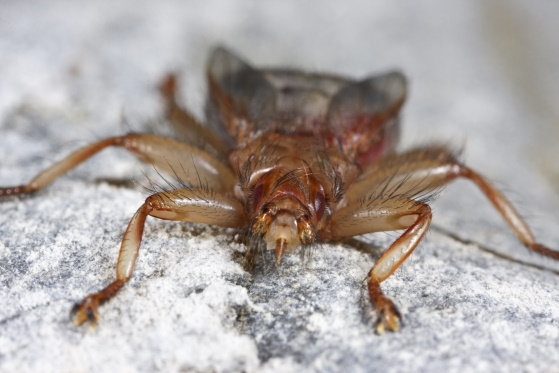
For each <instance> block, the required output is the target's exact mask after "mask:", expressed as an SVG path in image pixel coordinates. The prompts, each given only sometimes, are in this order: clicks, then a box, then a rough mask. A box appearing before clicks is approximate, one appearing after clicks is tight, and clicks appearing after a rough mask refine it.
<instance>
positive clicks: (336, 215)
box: [0, 48, 559, 333]
mask: <svg viewBox="0 0 559 373" xmlns="http://www.w3.org/2000/svg"><path fill="white" fill-rule="evenodd" d="M208 79H209V86H210V97H209V100H208V110H207V112H208V123H207V125H203V124H200V123H198V122H197V121H196V119H194V117H193V116H192V115H191V114H190V113H189V112H188V111H186V110H184V109H182V108H180V107H179V106H178V105H177V103H176V101H175V96H174V93H175V80H174V77H173V76H170V77H168V78H167V79H166V80H165V81H164V82H163V84H162V85H161V91H162V93H163V95H164V97H165V98H166V102H167V116H168V118H169V121H170V122H171V123H172V124H173V126H174V127H175V129H176V130H177V134H178V135H179V136H180V137H181V138H182V139H181V141H177V140H173V139H169V138H164V137H160V136H155V135H149V134H128V135H125V136H118V137H113V138H109V139H105V140H102V141H99V142H97V143H94V144H92V145H89V146H87V147H85V148H82V149H79V150H77V151H76V152H74V153H73V154H71V155H70V156H68V157H67V158H66V159H64V160H62V161H60V162H58V163H57V164H55V165H53V166H52V167H50V168H48V169H47V170H45V171H43V172H42V173H41V174H39V175H38V176H37V177H35V178H34V179H33V180H32V181H31V182H29V183H28V184H27V185H22V186H17V187H8V188H0V196H1V195H13V194H22V193H31V192H33V191H35V190H38V189H40V188H43V187H44V186H46V185H47V184H49V183H50V182H52V181H53V180H54V179H56V178H57V177H58V176H60V175H62V174H63V173H65V172H66V171H68V170H69V169H71V168H73V167H75V166H76V165H78V164H80V163H81V162H83V161H84V160H86V159H87V158H89V157H91V156H92V155H94V154H96V153H97V152H99V151H100V150H102V149H104V148H106V147H108V146H119V147H123V148H125V149H127V150H129V151H130V152H132V153H134V154H135V155H137V156H138V157H139V158H140V159H141V160H143V161H145V162H147V163H150V164H152V165H154V166H155V167H156V168H157V169H158V170H161V171H163V172H166V173H168V174H169V175H171V176H172V177H174V178H175V179H176V183H177V187H172V188H169V189H164V188H160V187H157V186H156V189H157V190H155V191H154V194H153V195H151V196H150V197H148V198H147V199H146V201H145V203H144V204H142V205H141V206H140V208H139V209H138V211H137V212H136V214H135V215H134V216H133V218H132V220H131V221H130V223H129V225H128V228H127V229H126V232H125V235H124V239H123V241H122V245H121V249H120V255H119V259H118V263H117V271H116V272H117V273H116V280H115V281H113V282H112V283H111V284H110V285H109V286H107V287H106V288H104V289H102V290H101V291H99V292H97V293H94V294H91V295H89V296H87V297H86V298H85V299H84V300H83V301H82V302H81V303H80V304H79V305H77V307H76V315H75V322H76V323H78V324H81V323H83V322H84V321H87V320H89V321H96V320H97V319H98V314H97V308H98V305H99V304H101V303H103V302H105V301H107V300H108V299H110V298H111V297H112V296H114V294H115V293H116V292H117V291H118V290H119V289H120V288H121V287H122V286H123V285H124V284H125V283H126V281H128V280H129V279H130V277H131V275H132V272H133V269H134V265H135V262H136V258H137V255H138V251H139V247H140V243H141V238H142V233H143V228H144V223H145V220H146V218H147V217H148V216H152V217H156V218H160V219H166V220H177V221H190V222H198V223H205V224H212V225H218V226H223V227H231V228H237V229H240V230H242V231H243V232H244V233H245V235H244V237H245V239H246V244H247V247H248V250H247V262H248V263H249V264H250V263H253V262H254V259H255V258H256V255H257V254H258V253H259V252H260V251H262V250H263V249H264V248H268V249H273V250H275V255H276V265H280V262H281V259H282V257H283V255H284V254H285V253H286V252H293V251H294V250H296V249H297V248H298V247H301V250H305V249H306V248H307V247H308V246H311V245H315V244H317V243H319V242H324V241H329V240H334V239H339V238H343V237H350V236H354V235H360V234H365V233H371V232H378V231H391V230H404V232H403V233H402V234H401V236H400V237H399V238H398V239H396V241H395V242H394V243H393V244H392V245H391V246H390V247H389V248H388V249H387V250H386V252H385V253H384V254H383V255H382V256H381V257H380V258H379V259H378V261H377V262H376V264H375V265H374V267H373V268H372V269H371V271H370V273H369V277H368V286H369V296H370V298H371V302H372V304H373V306H374V308H375V309H376V311H377V313H378V318H377V324H376V325H377V329H376V330H377V332H379V333H381V332H383V331H384V330H385V329H386V328H387V329H389V330H397V329H398V328H399V318H400V315H399V313H398V311H397V309H396V307H395V306H394V305H393V303H392V301H391V300H390V299H389V298H387V297H386V296H385V295H384V294H383V293H382V291H381V289H380V283H381V282H382V281H384V280H385V279H387V278H388V277H389V276H390V275H391V274H392V273H393V272H394V271H395V270H396V269H397V268H398V267H399V266H400V265H401V264H402V263H403V262H404V260H405V259H406V258H407V257H408V256H409V255H410V254H411V253H412V252H413V250H414V249H415V248H416V247H417V245H418V244H419V242H420V241H421V239H422V238H423V237H424V235H425V233H426V232H427V229H428V227H429V223H430V221H431V209H430V207H429V205H428V201H429V199H430V197H432V196H433V195H434V194H436V192H437V191H438V190H439V189H440V188H441V187H442V186H444V185H445V184H447V183H448V182H450V181H452V180H454V179H456V178H458V177H463V178H467V179H469V180H471V181H473V182H474V183H475V184H476V185H478V186H479V187H480V189H481V191H482V192H483V193H484V194H485V195H486V196H487V198H488V199H489V201H490V202H491V203H492V204H493V205H494V206H495V208H496V209H497V210H498V211H499V212H500V213H501V215H502V216H503V218H504V219H505V221H506V222H507V223H508V224H509V225H510V226H511V228H512V229H513V230H514V232H515V233H516V235H517V236H518V238H519V239H520V240H521V241H522V242H523V243H524V244H525V245H526V246H527V247H528V248H529V249H531V250H534V251H536V252H539V253H541V254H544V255H547V256H549V257H552V258H554V259H559V253H558V252H557V251H553V250H551V249H549V248H547V247H545V246H543V245H541V244H539V243H537V241H536V240H535V238H534V236H533V234H532V232H531V230H530V229H529V227H528V226H527V225H526V223H525V222H524V221H523V219H522V218H521V217H520V215H519V214H518V213H517V212H516V210H515V209H514V207H513V206H512V205H511V204H510V202H509V201H508V200H507V199H506V198H505V197H504V196H503V195H502V194H501V193H500V192H499V191H498V190H497V189H495V188H494V187H493V186H492V185H491V184H490V183H488V182H487V181H486V180H485V179H484V178H483V177H481V176H480V175H479V174H477V173H476V172H474V171H473V170H471V169H469V168H468V167H466V166H464V165H463V164H461V163H460V162H459V161H458V160H457V159H456V157H455V155H454V154H453V153H452V151H450V150H449V149H448V148H446V147H444V146H440V145H433V146H427V147H422V148H417V149H413V150H410V151H407V152H404V153H396V151H395V150H396V149H395V146H396V143H397V139H398V132H399V129H398V114H399V111H400V109H401V107H402V104H403V103H404V100H405V96H406V80H405V78H404V76H403V75H402V74H400V73H397V72H391V73H387V74H383V75H379V76H374V77H370V78H366V79H364V80H360V81H354V80H350V79H345V78H342V77H338V76H332V75H319V74H308V73H301V72H296V71H291V70H256V69H254V68H252V67H251V66H249V65H248V64H247V63H245V62H244V61H242V60H241V59H239V58H238V57H236V56H235V55H233V54H232V53H230V52H228V51H227V50H225V49H222V48H218V49H216V50H215V51H214V52H213V54H212V56H211V58H210V62H209V66H208Z"/></svg>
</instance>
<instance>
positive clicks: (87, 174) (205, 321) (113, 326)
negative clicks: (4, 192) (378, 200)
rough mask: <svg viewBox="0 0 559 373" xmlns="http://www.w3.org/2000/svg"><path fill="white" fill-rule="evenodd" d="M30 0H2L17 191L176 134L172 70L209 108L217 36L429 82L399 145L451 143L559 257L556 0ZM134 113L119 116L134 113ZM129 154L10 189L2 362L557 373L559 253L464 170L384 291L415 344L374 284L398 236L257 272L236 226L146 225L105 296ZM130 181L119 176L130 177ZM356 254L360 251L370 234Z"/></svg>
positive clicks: (1, 267)
mask: <svg viewBox="0 0 559 373" xmlns="http://www.w3.org/2000/svg"><path fill="white" fill-rule="evenodd" d="M338 3H339V2H337V1H321V2H312V3H309V2H298V1H282V2H274V3H272V2H252V1H230V0H223V1H204V2H202V1H195V2H182V1H167V2H148V1H120V2H111V1H96V2H87V3H80V4H78V2H75V1H70V0H67V1H61V0H59V1H49V2H48V4H47V2H39V1H35V2H33V1H28V2H14V1H13V2H7V1H4V2H2V3H0V82H2V83H1V84H0V134H1V136H0V185H2V186H7V185H14V184H21V183H24V182H26V181H28V180H29V179H30V178H31V177H32V176H34V175H35V174H36V173H37V172H39V171H40V170H42V169H44V168H45V167H46V166H48V165H50V164H51V163H52V162H53V161H54V160H58V159H61V158H62V157H64V156H65V155H67V154H68V153H69V152H71V151H72V150H73V149H76V148H77V147H79V146H80V145H83V144H86V143H89V142H91V141H94V140H95V139H99V138H103V137H106V136H111V135H116V134H122V133H124V132H126V131H128V130H129V129H130V128H132V129H135V130H141V129H143V128H146V127H150V126H151V127H153V126H158V125H159V123H160V120H159V118H160V117H161V109H162V107H161V100H160V98H159V97H158V94H157V91H156V89H155V87H156V85H157V83H158V81H159V80H160V79H161V77H162V76H163V75H164V74H165V73H167V72H169V71H176V72H177V73H178V74H179V75H180V78H181V80H180V84H181V92H182V94H181V101H182V102H183V103H184V105H186V106H188V107H189V108H190V109H192V110H193V111H194V113H196V115H197V116H199V117H202V112H203V110H202V109H203V101H204V95H205V91H206V89H205V81H204V65H205V61H206V58H207V56H208V54H209V51H210V50H211V48H212V47H213V46H215V45H216V44H223V45H227V46H229V47H230V48H232V49H233V50H236V51H237V52H238V53H240V54H241V55H243V56H245V57H246V58H247V59H248V60H250V61H252V62H253V63H254V64H255V65H256V66H262V65H264V66H278V65H279V66H290V67H297V68H301V69H307V70H312V71H326V72H337V73H341V74H346V75H349V76H354V77H363V76H365V75H366V74H370V73H373V72H378V71H383V70H388V69H391V68H395V67H397V68H400V69H401V70H403V71H404V72H405V73H406V74H407V75H408V77H409V78H410V81H411V86H410V96H409V100H408V103H407V106H406V108H405V110H404V115H403V133H402V147H403V148H405V147H409V146H411V145H413V144H421V143H426V142H429V141H436V140H438V141H445V142H450V143H452V144H454V145H455V146H456V147H457V148H460V147H464V149H465V150H464V153H463V159H464V160H465V161H466V162H467V163H468V164H469V165H471V167H472V168H474V169H476V170H479V171H480V172H481V173H482V174H484V175H486V176H488V177H489V178H490V179H491V180H495V181H496V183H497V185H499V186H500V187H502V188H503V189H504V191H505V193H506V194H507V196H509V197H510V198H511V200H512V201H514V202H515V204H517V206H518V207H519V209H520V211H522V213H523V214H524V215H525V216H526V217H527V219H528V221H529V223H530V225H531V226H532V227H533V228H534V231H535V232H536V234H537V235H538V237H539V238H540V240H541V241H542V242H544V243H546V244H548V245H549V246H551V247H554V248H559V219H558V213H557V211H559V197H558V194H559V162H557V160H558V159H559V151H558V147H557V144H558V141H559V127H558V126H557V120H558V118H559V111H558V110H559V109H558V108H557V105H556V103H557V102H558V101H559V88H558V87H559V86H558V85H557V84H556V83H557V81H558V78H559V34H558V33H557V32H556V27H557V26H556V15H557V14H559V5H558V4H557V3H554V2H548V3H545V4H544V2H528V1H520V0H513V1H510V0H509V1H504V0H502V1H492V2H486V1H483V0H477V1H471V2H461V3H456V2H453V3H450V2H443V1H434V0H433V1H406V2H393V1H381V2H367V3H365V2H357V1H346V2H344V5H343V6H341V5H338ZM123 117H125V118H126V124H122V123H123V121H122V118H123ZM141 170H144V171H145V172H148V173H149V172H150V170H149V167H148V168H147V170H146V169H145V168H144V169H142V168H141V166H140V165H139V164H138V162H137V161H136V159H135V158H133V157H132V156H130V155H128V154H126V153H125V152H124V151H122V150H118V149H110V150H107V151H105V152H103V153H102V154H100V155H98V156H97V157H95V158H94V159H91V160H90V161H88V162H87V163H86V164H84V165H83V166H81V167H79V168H78V169H76V170H74V171H72V172H71V173H69V174H68V175H66V176H65V177H63V178H60V179H59V180H58V181H56V182H55V183H54V184H53V185H52V186H50V187H48V188H47V189H45V190H44V191H41V192H39V193H36V194H35V195H33V196H31V197H25V198H21V199H16V198H8V199H4V200H2V201H0V299H1V300H2V301H1V306H0V371H2V372H39V371H40V372H153V371H162V372H243V371H244V372H342V371H343V372H494V371H501V372H507V371H508V372H552V371H557V369H558V367H559V353H557V351H559V265H558V263H554V262H552V261H551V260H548V259H545V258H541V257H539V256H537V255H535V254H531V253H529V252H527V250H526V249H524V247H523V246H522V245H521V244H520V243H519V242H518V241H517V239H516V237H515V236H514V235H513V234H512V233H511V231H510V230H509V228H508V227H507V226H506V225H505V224H504V223H503V222H502V221H501V219H500V217H499V215H498V214H497V213H496V212H495V211H494V210H493V209H492V207H491V206H490V205H489V203H488V202H487V201H486V200H485V199H484V197H483V196H482V194H481V193H480V192H479V191H478V190H476V188H475V187H474V186H473V185H470V184H468V183H467V182H463V181H460V182H457V183H455V184H453V185H451V186H450V187H449V188H447V189H446V191H445V193H444V195H443V196H442V197H441V198H440V199H439V200H438V201H437V202H436V203H435V205H434V211H435V213H434V215H435V217H434V220H433V225H432V228H431V230H430V233H429V235H428V237H427V239H426V240H425V242H424V243H422V244H421V246H420V247H419V248H418V250H416V252H415V253H414V254H413V255H412V256H411V257H410V259H409V260H408V261H406V263H405V264H404V265H403V266H402V267H401V268H400V269H399V270H398V271H396V273H395V274H394V275H393V276H392V277H390V279H389V280H387V281H386V282H385V283H383V288H384V290H385V292H386V293H387V294H388V295H389V296H390V297H392V299H394V301H395V303H396V304H397V305H398V306H399V307H400V310H401V311H402V314H403V317H404V327H403V329H402V331H401V332H399V333H389V334H386V335H384V336H377V335H375V334H374V333H373V328H372V326H371V318H370V316H369V311H370V310H369V308H368V307H369V306H368V304H367V302H366V301H365V302H364V301H363V300H364V299H366V298H364V296H365V292H366V287H365V284H364V282H363V280H364V278H365V276H366V274H367V272H368V270H369V269H370V268H371V267H372V265H373V263H374V261H375V259H376V258H378V256H379V255H380V254H381V253H382V250H383V249H385V248H386V247H387V246H388V245H389V244H390V243H391V242H392V241H393V240H394V239H395V238H396V237H397V233H388V234H379V235H372V236H367V237H360V238H359V240H361V241H363V242H365V243H367V245H357V246H358V248H357V249H356V248H352V245H350V244H349V243H347V242H343V243H338V244H329V245H322V246H320V247H318V248H317V249H316V250H315V252H314V255H313V259H312V261H311V262H310V263H309V264H308V265H305V264H302V263H301V260H300V258H299V256H297V255H293V256H289V257H287V258H286V259H285V263H284V266H283V267H282V268H280V269H279V270H278V271H274V270H270V269H266V268H263V267H260V268H257V271H256V272H255V273H254V274H249V273H247V272H245V271H244V270H243V268H242V266H241V261H240V259H239V258H240V256H241V254H242V253H243V251H244V248H243V246H242V245H241V244H239V243H238V242H237V240H236V237H235V234H236V232H235V231H233V230H225V229H220V228H215V227H209V226H202V225H196V224H188V223H175V222H165V221H161V220H156V219H152V218H150V219H148V222H147V225H146V230H145V235H144V237H145V239H144V242H143V244H142V248H141V251H140V256H139V259H138V263H137V267H136V270H135V272H134V276H133V279H132V280H131V282H130V283H129V284H127V285H126V286H125V287H124V288H123V289H122V291H121V292H120V293H119V294H118V296H117V297H116V298H115V299H113V300H112V301H111V302H109V303H108V304H106V305H105V306H103V307H101V308H100V312H101V322H100V324H99V326H98V327H97V328H96V329H93V330H90V329H89V328H88V327H75V326H74V325H73V324H72V323H71V322H70V318H69V311H70V309H71V307H72V305H73V304H74V302H76V301H79V300H80V299H81V298H82V297H83V296H84V295H86V294H87V293H89V292H92V291H96V290H98V289H100V288H101V287H102V286H104V285H107V284H108V283H109V282H110V281H111V280H112V278H113V276H114V267H115V263H116V259H117V255H118V246H119V241H120V239H121V235H122V232H123V230H124V228H125V226H126V224H127V221H128V219H130V217H131V216H132V214H133V213H134V211H135V210H136V209H137V208H138V206H140V204H141V203H142V202H143V199H144V198H145V193H144V192H143V191H142V189H141V187H140V186H139V185H137V184H136V183H133V182H130V180H137V182H138V183H139V184H145V179H144V177H143V175H142V171H141ZM121 181H124V182H121ZM353 246H355V245H353Z"/></svg>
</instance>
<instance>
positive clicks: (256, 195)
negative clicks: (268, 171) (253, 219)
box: [252, 184, 264, 211]
mask: <svg viewBox="0 0 559 373" xmlns="http://www.w3.org/2000/svg"><path fill="white" fill-rule="evenodd" d="M263 193H264V184H258V185H257V186H256V188H254V190H253V191H252V208H253V209H254V210H255V211H256V209H257V208H258V207H259V206H260V200H261V199H262V194H263Z"/></svg>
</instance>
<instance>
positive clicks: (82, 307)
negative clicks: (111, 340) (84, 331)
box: [71, 295, 99, 325]
mask: <svg viewBox="0 0 559 373" xmlns="http://www.w3.org/2000/svg"><path fill="white" fill-rule="evenodd" d="M97 307H99V300H98V299H97V297H96V296H95V295H88V296H87V297H85V299H84V300H83V301H82V302H81V303H80V304H76V305H75V306H74V307H73V308H72V312H71V314H72V317H73V319H74V324H75V325H81V324H83V323H84V322H86V321H88V322H90V323H91V325H96V324H97V321H98V320H99V312H98V311H97Z"/></svg>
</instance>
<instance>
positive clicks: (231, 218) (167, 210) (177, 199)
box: [73, 189, 246, 325]
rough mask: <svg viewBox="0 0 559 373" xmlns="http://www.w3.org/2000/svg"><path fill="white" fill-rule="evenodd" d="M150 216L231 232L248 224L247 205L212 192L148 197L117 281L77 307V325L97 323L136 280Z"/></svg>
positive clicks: (123, 251) (125, 246) (130, 232)
mask: <svg viewBox="0 0 559 373" xmlns="http://www.w3.org/2000/svg"><path fill="white" fill-rule="evenodd" d="M148 216H153V217H156V218H160V219H165V220H175V221H189V222H197V223H204V224H211V225H218V226H221V227H227V228H241V227H242V226H244V225H245V224H246V219H245V215H244V209H243V205H242V204H241V203H240V202H239V201H238V200H236V199H235V198H233V197H230V196H227V195H222V194H216V193H213V192H212V191H209V190H205V189H176V190H171V191H166V192H161V193H157V194H154V195H152V196H150V197H148V198H147V200H146V202H145V203H144V204H143V205H142V206H141V207H140V208H139V209H138V211H136V213H135V214H134V216H133V217H132V220H130V223H129V224H128V227H127V228H126V232H125V233H124V237H123V239H122V244H121V246H120V252H119V255H118V262H117V266H116V279H115V280H114V281H113V282H112V283H110V284H109V285H108V286H107V287H105V288H104V289H102V290H101V291H99V292H97V293H93V294H90V295H88V296H87V297H85V298H84V299H83V301H82V302H81V303H80V304H78V305H76V306H75V307H74V309H73V313H74V323H75V324H76V325H80V324H83V323H84V322H85V321H91V322H93V323H95V322H97V320H98V319H99V314H98V312H97V308H98V307H99V305H101V304H103V303H105V302H106V301H108V300H109V299H111V298H112V297H113V296H114V295H115V294H116V293H117V291H118V290H119V289H120V288H121V287H122V286H123V285H124V284H125V283H126V282H127V281H128V280H129V279H130V277H131V276H132V272H133V271H134V266H135V264H136V259H137V257H138V252H139V250H140V244H141V241H142V234H143V231H144V224H145V221H146V218H147V217H148Z"/></svg>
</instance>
